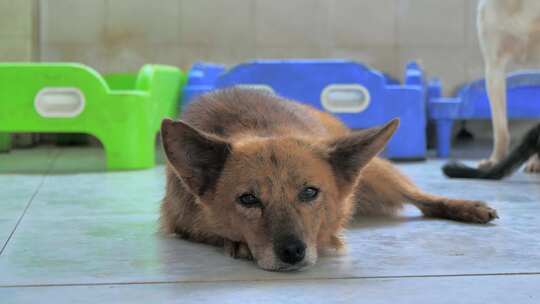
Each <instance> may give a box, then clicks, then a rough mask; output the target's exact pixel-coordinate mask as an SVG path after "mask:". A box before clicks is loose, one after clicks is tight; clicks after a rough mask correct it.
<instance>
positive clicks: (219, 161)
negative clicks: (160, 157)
mask: <svg viewBox="0 0 540 304" xmlns="http://www.w3.org/2000/svg"><path fill="white" fill-rule="evenodd" d="M161 138H162V142H163V149H164V150H165V155H166V156H167V160H168V161H169V163H170V164H171V166H172V167H173V168H174V170H175V172H176V174H177V175H178V176H179V177H180V178H181V179H182V181H183V182H184V183H185V184H186V185H187V186H188V188H189V190H191V192H193V193H194V194H196V195H199V196H202V195H203V194H205V193H206V191H207V190H209V189H211V188H213V187H214V186H215V184H216V182H217V179H218V178H219V175H220V174H221V171H222V170H223V166H224V165H225V161H226V160H227V157H228V156H229V154H230V151H231V146H230V145H229V143H227V142H226V141H225V140H223V139H220V138H218V137H216V136H213V135H210V134H207V133H204V132H202V131H200V130H197V129H196V128H194V127H192V126H190V125H189V124H187V123H185V122H183V121H172V120H170V119H165V120H163V122H162V123H161Z"/></svg>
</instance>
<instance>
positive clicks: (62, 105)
mask: <svg viewBox="0 0 540 304" xmlns="http://www.w3.org/2000/svg"><path fill="white" fill-rule="evenodd" d="M84 104H85V100H84V95H83V94H82V93H81V91H79V90H78V89H77V88H44V89H41V90H40V91H39V92H38V94H37V95H36V98H35V100H34V106H35V108H36V111H37V112H38V114H39V115H41V116H42V117H47V118H59V117H76V116H78V115H79V114H80V113H81V112H82V111H83V109H84Z"/></svg>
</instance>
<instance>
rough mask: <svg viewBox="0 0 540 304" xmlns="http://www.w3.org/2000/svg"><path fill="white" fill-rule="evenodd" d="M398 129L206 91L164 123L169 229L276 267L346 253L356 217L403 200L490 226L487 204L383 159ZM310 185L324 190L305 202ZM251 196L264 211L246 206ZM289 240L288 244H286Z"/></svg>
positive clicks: (265, 98)
mask: <svg viewBox="0 0 540 304" xmlns="http://www.w3.org/2000/svg"><path fill="white" fill-rule="evenodd" d="M396 128H397V121H392V122H390V123H389V124H387V125H386V126H384V127H381V128H373V129H367V130H363V131H357V132H351V131H349V130H348V129H347V128H346V127H345V126H343V125H342V124H341V122H339V121H338V120H337V119H335V118H334V117H333V116H332V115H330V114H327V113H322V112H319V111H317V110H315V109H313V108H310V107H307V106H303V105H299V104H297V103H294V102H291V101H286V100H282V99H281V98H278V97H277V96H274V95H269V94H263V93H259V92H257V91H255V90H241V89H229V90H224V91H218V92H215V93H211V94H209V95H204V96H201V97H200V98H199V99H198V101H196V102H194V103H193V104H192V105H191V106H190V107H189V108H188V109H187V110H186V112H185V113H184V116H183V122H172V121H170V120H165V121H164V122H163V124H162V136H163V143H164V149H165V152H166V155H167V159H168V161H169V165H168V166H167V189H166V196H165V198H164V199H163V204H162V208H161V224H162V229H163V231H164V232H166V233H176V234H178V235H180V236H182V237H184V238H187V239H191V240H193V241H197V242H204V243H209V244H213V245H218V246H223V247H224V248H225V251H226V253H227V254H229V255H231V256H233V257H244V258H254V259H255V260H257V262H258V264H259V266H261V267H262V268H264V269H270V270H292V269H297V268H300V267H303V266H307V265H310V264H313V263H314V262H315V260H316V258H317V252H318V251H321V250H326V249H331V250H340V249H342V248H343V246H344V243H343V241H342V239H341V237H340V234H341V232H342V230H343V228H344V227H345V226H346V224H347V222H348V221H349V219H350V218H351V216H352V215H353V214H354V212H355V210H356V212H357V213H358V214H363V215H371V214H392V213H394V212H396V210H399V209H400V208H401V207H402V204H403V203H404V202H410V203H412V204H414V205H415V206H417V207H418V208H419V209H420V210H421V211H422V212H423V213H424V214H425V215H427V216H434V217H441V218H449V219H454V220H460V221H466V222H477V223H486V222H489V221H490V220H492V219H494V218H495V217H496V212H495V211H494V210H493V209H491V208H489V207H487V206H486V205H485V204H484V203H482V202H472V201H466V200H452V199H448V198H443V197H438V196H433V195H430V194H425V193H423V192H422V191H420V190H419V189H418V188H416V187H415V186H414V184H413V183H412V182H410V181H409V180H408V179H407V178H406V177H405V176H403V175H402V174H401V173H400V172H399V171H398V170H397V169H396V168H394V167H393V166H392V165H391V164H390V163H389V162H387V161H385V160H382V159H380V158H377V157H375V156H376V154H377V153H378V152H379V151H380V150H381V149H382V148H383V147H384V144H385V143H386V142H387V141H388V139H389V138H390V137H391V135H392V134H393V132H394V131H395V129H396ZM306 186H313V187H316V188H318V189H320V193H319V195H318V196H317V197H316V198H315V199H314V200H313V201H311V202H309V203H307V202H304V201H299V196H298V193H299V191H301V189H304V188H305V187H306ZM246 192H248V193H253V194H254V195H256V196H257V197H258V198H259V199H260V201H261V205H260V206H259V207H251V208H246V207H245V206H244V205H241V204H240V203H238V197H239V196H240V195H241V194H242V193H246ZM291 238H294V239H295V240H299V241H300V242H303V243H305V244H306V257H305V259H304V261H302V263H299V264H298V265H289V264H287V263H284V262H283V261H280V260H279V259H278V256H279V250H278V249H277V248H281V247H283V246H286V245H287V244H289V243H290V241H289V240H290V239H291ZM283 244H285V245H283Z"/></svg>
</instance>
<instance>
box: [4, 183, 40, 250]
mask: <svg viewBox="0 0 540 304" xmlns="http://www.w3.org/2000/svg"><path fill="white" fill-rule="evenodd" d="M42 180H43V176H41V175H16V174H0V251H1V250H2V248H3V247H4V246H5V244H6V242H7V240H8V238H9V236H10V234H11V233H12V231H13V229H15V225H16V224H17V221H18V220H19V218H20V217H21V215H22V214H23V212H24V210H25V208H26V206H27V205H28V203H29V201H30V199H31V198H32V196H33V195H34V193H35V192H36V191H37V189H38V187H39V185H40V184H41V182H42Z"/></svg>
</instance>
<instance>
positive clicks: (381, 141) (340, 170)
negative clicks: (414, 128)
mask: <svg viewBox="0 0 540 304" xmlns="http://www.w3.org/2000/svg"><path fill="white" fill-rule="evenodd" d="M398 125H399V119H397V118H396V119H393V120H392V121H390V122H388V123H387V124H385V125H384V126H382V127H375V128H370V129H364V130H361V131H356V132H353V133H352V134H350V135H347V136H345V137H341V138H338V139H335V140H333V141H331V142H330V143H327V151H328V154H327V159H328V162H329V163H330V165H331V166H332V169H333V170H334V174H335V175H336V177H337V178H338V179H339V180H340V181H343V182H346V183H350V182H353V181H355V180H356V178H357V177H358V174H359V173H360V169H362V167H364V166H365V165H366V164H367V163H368V162H369V161H370V160H371V159H372V158H373V157H375V156H376V155H377V154H378V153H379V152H381V150H382V149H383V148H384V146H385V145H386V143H387V142H388V140H390V138H391V137H392V134H394V132H395V131H396V129H397V127H398Z"/></svg>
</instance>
